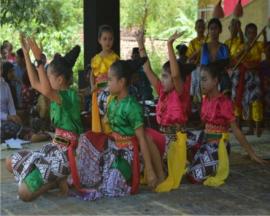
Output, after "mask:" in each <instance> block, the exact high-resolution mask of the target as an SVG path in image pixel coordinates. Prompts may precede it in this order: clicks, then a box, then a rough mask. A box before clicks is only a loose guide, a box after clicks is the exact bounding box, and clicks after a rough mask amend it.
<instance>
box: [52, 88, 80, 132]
mask: <svg viewBox="0 0 270 216" xmlns="http://www.w3.org/2000/svg"><path fill="white" fill-rule="evenodd" d="M59 97H60V98H61V101H62V103H61V104H57V103H56V102H55V101H52V102H51V109H50V116H51V121H52V122H53V124H54V125H55V127H57V128H61V129H64V130H67V131H71V132H73V133H76V134H81V133H82V132H83V127H82V122H81V115H80V112H81V111H80V100H79V97H78V94H77V91H76V90H75V89H72V88H69V89H67V90H63V91H59Z"/></svg>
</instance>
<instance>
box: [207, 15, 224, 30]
mask: <svg viewBox="0 0 270 216" xmlns="http://www.w3.org/2000/svg"><path fill="white" fill-rule="evenodd" d="M213 24H215V25H217V26H218V27H219V29H220V31H222V24H221V22H220V20H219V19H218V18H212V19H210V21H209V22H208V26H207V28H208V29H209V28H210V26H211V25H213Z"/></svg>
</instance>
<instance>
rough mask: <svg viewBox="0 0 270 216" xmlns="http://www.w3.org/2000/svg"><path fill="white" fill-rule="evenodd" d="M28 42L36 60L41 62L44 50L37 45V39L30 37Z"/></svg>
mask: <svg viewBox="0 0 270 216" xmlns="http://www.w3.org/2000/svg"><path fill="white" fill-rule="evenodd" d="M27 42H28V44H29V46H30V48H31V50H32V52H33V54H34V56H35V59H37V60H40V59H41V54H42V49H41V48H40V47H39V46H38V45H37V43H36V40H35V38H33V37H32V38H30V37H28V38H27Z"/></svg>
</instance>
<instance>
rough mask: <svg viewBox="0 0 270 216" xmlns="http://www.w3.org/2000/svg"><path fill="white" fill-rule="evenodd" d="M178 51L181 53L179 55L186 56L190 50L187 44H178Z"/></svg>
mask: <svg viewBox="0 0 270 216" xmlns="http://www.w3.org/2000/svg"><path fill="white" fill-rule="evenodd" d="M176 49H177V50H178V52H179V55H181V56H182V55H186V52H187V50H188V47H187V46H186V45H185V44H178V45H177V46H176Z"/></svg>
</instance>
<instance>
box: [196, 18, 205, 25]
mask: <svg viewBox="0 0 270 216" xmlns="http://www.w3.org/2000/svg"><path fill="white" fill-rule="evenodd" d="M199 23H203V24H205V22H204V20H203V19H197V20H196V22H195V26H197V25H199Z"/></svg>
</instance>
